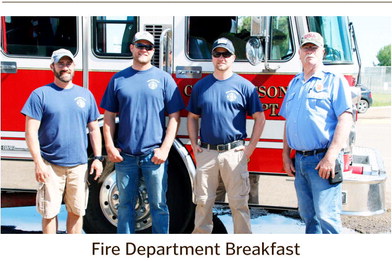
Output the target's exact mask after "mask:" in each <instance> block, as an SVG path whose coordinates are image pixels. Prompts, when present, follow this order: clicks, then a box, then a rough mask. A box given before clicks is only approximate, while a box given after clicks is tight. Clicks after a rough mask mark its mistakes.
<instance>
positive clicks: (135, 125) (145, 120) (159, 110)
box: [101, 67, 184, 155]
mask: <svg viewBox="0 0 392 261" xmlns="http://www.w3.org/2000/svg"><path fill="white" fill-rule="evenodd" d="M101 107H102V108H104V109H105V110H107V111H110V112H118V113H119V119H120V123H119V126H118V146H119V148H120V149H121V150H122V151H123V152H124V153H126V154H130V155H146V154H149V153H150V152H152V150H153V149H155V148H157V147H160V146H161V144H162V142H163V139H164V136H165V130H166V127H165V112H166V113H168V114H171V113H175V112H177V111H180V110H182V109H183V108H184V103H183V100H182V97H181V94H180V92H179V90H178V88H177V85H176V83H175V82H174V80H173V78H172V77H171V76H170V75H169V74H168V73H166V72H164V71H162V70H160V69H158V68H156V67H152V68H150V69H148V70H145V71H137V70H134V69H133V68H132V67H129V68H126V69H124V70H122V71H120V72H118V73H116V74H115V75H114V76H113V77H112V79H111V80H110V82H109V85H108V87H107V89H106V91H105V94H104V96H103V98H102V101H101Z"/></svg>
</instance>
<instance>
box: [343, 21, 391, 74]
mask: <svg viewBox="0 0 392 261" xmlns="http://www.w3.org/2000/svg"><path fill="white" fill-rule="evenodd" d="M350 21H351V22H353V24H354V27H355V33H356V35H357V40H358V48H359V51H360V53H361V59H362V65H363V66H365V67H367V66H373V62H374V63H375V64H377V63H378V60H377V58H376V55H377V52H378V51H379V50H380V49H381V48H382V47H384V46H386V45H388V44H391V38H392V32H391V16H350Z"/></svg>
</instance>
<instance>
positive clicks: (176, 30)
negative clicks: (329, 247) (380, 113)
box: [0, 16, 386, 233]
mask: <svg viewBox="0 0 392 261" xmlns="http://www.w3.org/2000/svg"><path fill="white" fill-rule="evenodd" d="M139 30H146V31H149V32H150V33H152V34H153V35H154V37H155V43H156V51H155V55H154V59H153V64H154V65H155V66H157V67H159V68H161V69H162V70H165V71H167V72H168V73H170V74H171V75H172V77H173V78H174V79H175V81H176V83H177V85H178V88H179V89H180V90H181V93H182V97H183V99H184V101H185V103H187V102H188V100H189V97H190V94H191V91H192V86H193V85H194V84H195V83H196V82H197V81H198V80H199V79H200V78H202V77H204V76H206V75H207V74H210V73H212V71H213V66H212V63H211V45H212V43H213V41H214V40H216V39H217V38H219V37H227V38H229V39H230V40H231V41H232V42H233V43H234V45H235V48H236V51H237V60H236V62H235V64H234V71H235V72H237V73H239V74H240V75H242V76H243V77H245V78H247V79H249V80H250V81H251V82H252V83H253V84H254V85H255V88H257V90H258V92H259V96H260V99H261V101H262V103H263V107H264V110H265V115H266V120H267V121H266V126H265V130H264V132H263V134H262V136H261V137H260V140H259V142H258V145H257V149H256V151H255V152H254V154H253V155H252V158H251V161H250V163H249V171H250V182H251V192H250V201H249V204H250V206H252V207H263V208H273V209H292V208H296V207H297V202H296V196H295V190H294V186H293V178H291V177H288V176H287V175H286V174H285V173H284V170H283V167H282V159H281V158H282V156H281V155H282V148H283V127H284V119H283V118H282V117H280V116H279V114H278V113H279V109H280V106H281V104H282V101H283V98H284V96H285V93H286V90H287V86H288V83H289V81H290V80H291V79H292V78H293V76H294V75H295V74H297V73H298V72H299V70H301V64H300V60H299V57H298V48H299V39H300V36H301V35H302V34H304V33H305V32H308V31H316V32H319V33H320V34H321V35H323V37H324V39H325V44H326V55H325V59H324V64H325V65H326V66H328V67H329V68H330V69H332V70H336V71H339V72H341V73H343V74H344V75H345V77H346V79H347V80H348V82H349V84H350V86H351V87H352V93H353V99H354V102H357V101H358V98H359V96H358V94H359V92H358V91H357V90H358V89H359V88H357V87H355V86H356V85H358V84H359V83H360V65H361V63H360V57H359V52H358V48H357V45H356V39H355V33H354V28H353V26H352V24H351V23H350V22H349V20H348V18H347V17H338V16H306V17H305V16H299V17H291V16H264V17H250V16H219V17H213V16H201V17H197V16H191V17H182V16H174V17H172V16H164V17H152V16H148V17H144V16H140V17H135V16H124V17H114V16H113V17H110V16H94V17H49V16H45V17H20V16H15V17H14V16H4V17H1V31H0V32H1V52H0V57H1V80H2V83H1V175H2V176H1V196H2V207H11V206H21V205H33V204H34V194H35V190H36V187H37V183H36V181H35V179H34V174H33V173H34V166H33V162H32V159H31V155H30V153H29V151H28V149H27V146H26V143H25V132H24V122H25V118H24V116H23V115H22V114H21V113H20V110H21V108H22V106H23V104H24V103H25V101H26V99H27V97H28V96H29V95H30V93H31V92H32V91H33V90H34V89H35V88H37V87H40V86H42V85H45V84H47V83H50V82H51V81H52V80H53V74H52V72H51V71H50V69H49V63H50V55H51V53H52V52H53V50H56V49H58V48H67V49H69V50H71V52H72V53H74V55H75V62H76V73H75V78H74V83H76V84H78V85H82V86H84V87H85V88H88V89H89V90H91V92H92V93H93V94H94V96H95V98H96V101H97V104H98V105H99V104H100V101H101V98H102V95H103V93H104V90H105V89H106V85H107V83H108V82H109V79H110V78H111V76H112V75H113V74H114V73H115V72H117V71H119V70H122V69H124V68H126V67H127V66H130V65H131V64H132V56H131V53H130V51H129V43H130V42H131V40H132V38H133V36H134V34H135V33H136V32H137V31H139ZM101 113H103V111H102V110H101ZM186 116H187V112H186V111H182V112H181V117H182V120H181V126H180V129H179V132H178V137H177V139H176V141H175V143H174V145H173V148H172V150H171V152H170V155H169V189H168V194H167V197H168V205H169V208H170V213H171V223H170V232H171V233H183V232H189V231H191V229H192V224H193V215H194V204H193V195H192V182H193V176H194V174H195V164H194V160H193V158H192V151H191V147H190V142H189V137H188V134H187V131H186ZM354 117H355V115H354ZM100 124H101V125H102V119H100ZM247 129H248V133H250V132H251V130H252V120H251V119H249V120H248V123H247ZM354 140H355V128H354V126H353V130H352V133H351V135H350V139H349V141H348V142H347V148H346V149H345V173H344V183H343V195H342V196H343V197H342V199H343V213H344V214H351V215H373V214H377V213H382V212H383V211H384V209H385V206H384V204H385V203H384V202H385V200H384V186H385V179H386V174H385V171H384V168H383V165H382V162H381V161H380V160H379V157H378V156H377V153H376V152H375V151H374V150H372V149H368V148H356V147H355V146H353V143H354ZM89 153H90V155H91V151H90V149H89ZM115 175H116V172H115V168H114V164H113V163H112V162H109V161H107V160H106V161H105V169H104V173H103V175H102V177H101V178H100V179H99V181H98V182H95V181H93V180H90V195H89V203H88V209H87V214H86V216H85V222H84V230H85V231H86V232H90V233H112V232H114V231H115V226H116V222H117V220H116V218H117V215H116V213H117V206H118V190H117V187H116V182H115ZM225 200H226V199H225V194H224V192H221V193H220V194H219V197H218V201H219V203H223V204H224V202H225ZM136 208H137V213H138V222H137V230H138V231H139V232H148V231H149V229H150V227H151V217H150V213H149V205H148V195H147V193H146V189H145V188H144V185H143V183H141V184H140V190H139V201H138V204H137V206H136Z"/></svg>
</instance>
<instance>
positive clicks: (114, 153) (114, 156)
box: [106, 147, 124, 162]
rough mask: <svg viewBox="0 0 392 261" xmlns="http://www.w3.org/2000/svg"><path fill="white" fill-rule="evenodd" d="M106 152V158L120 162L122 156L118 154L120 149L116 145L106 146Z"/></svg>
mask: <svg viewBox="0 0 392 261" xmlns="http://www.w3.org/2000/svg"><path fill="white" fill-rule="evenodd" d="M106 151H107V153H108V159H109V161H111V162H121V161H123V160H124V159H123V157H122V156H121V155H120V152H121V149H120V148H116V147H110V148H106Z"/></svg>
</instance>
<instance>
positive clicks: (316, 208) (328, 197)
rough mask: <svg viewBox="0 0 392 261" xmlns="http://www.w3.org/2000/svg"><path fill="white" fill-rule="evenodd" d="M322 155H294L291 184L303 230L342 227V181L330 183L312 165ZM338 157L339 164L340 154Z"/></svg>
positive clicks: (333, 230) (334, 230)
mask: <svg viewBox="0 0 392 261" xmlns="http://www.w3.org/2000/svg"><path fill="white" fill-rule="evenodd" d="M324 155H325V153H319V154H316V155H312V156H303V155H300V154H296V155H295V181H294V184H295V189H296V192H297V198H298V207H299V214H300V215H301V218H302V220H303V221H304V222H305V225H306V234H321V233H323V234H338V233H340V232H341V228H342V224H341V220H340V213H341V209H342V196H341V195H342V184H341V183H340V184H334V185H331V184H329V181H328V179H322V178H321V177H320V176H319V174H318V170H316V169H315V168H316V166H317V164H318V163H319V162H320V160H321V159H322V158H323V157H324ZM339 160H340V163H341V164H342V155H339Z"/></svg>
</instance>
